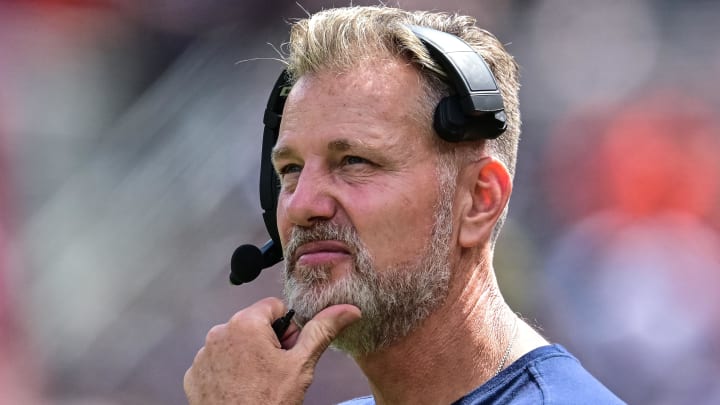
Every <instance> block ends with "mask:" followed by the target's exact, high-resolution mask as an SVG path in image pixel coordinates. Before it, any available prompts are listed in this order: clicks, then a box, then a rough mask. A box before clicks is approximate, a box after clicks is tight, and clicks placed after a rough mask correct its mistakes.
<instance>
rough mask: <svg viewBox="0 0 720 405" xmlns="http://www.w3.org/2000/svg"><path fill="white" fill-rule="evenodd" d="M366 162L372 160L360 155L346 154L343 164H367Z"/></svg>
mask: <svg viewBox="0 0 720 405" xmlns="http://www.w3.org/2000/svg"><path fill="white" fill-rule="evenodd" d="M366 163H370V161H369V160H367V159H363V158H361V157H359V156H345V157H344V158H343V164H346V165H357V164H366Z"/></svg>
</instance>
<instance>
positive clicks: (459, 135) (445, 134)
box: [230, 26, 507, 284]
mask: <svg viewBox="0 0 720 405" xmlns="http://www.w3.org/2000/svg"><path fill="white" fill-rule="evenodd" d="M409 28H410V29H411V30H412V32H413V33H414V34H415V36H417V37H418V38H419V39H420V41H422V43H423V44H424V45H425V47H426V48H427V50H428V52H429V53H430V57H432V58H433V60H435V61H436V62H437V63H438V64H439V65H440V66H441V67H442V68H443V70H444V71H445V72H446V74H447V82H448V85H449V86H450V88H451V89H452V91H451V95H449V96H447V97H444V98H443V99H442V100H440V102H439V103H438V105H437V107H436V108H435V114H434V117H433V127H434V129H435V132H437V134H438V135H439V136H440V138H442V139H444V140H445V141H447V142H464V141H476V140H481V139H495V138H497V137H498V136H500V134H502V133H503V132H505V129H506V128H507V122H506V121H507V118H506V115H505V108H504V106H503V99H502V95H501V94H500V91H499V90H498V86H497V83H496V81H495V77H494V76H493V74H492V72H491V71H490V68H489V67H488V65H487V64H486V63H485V60H484V59H483V58H482V56H480V54H478V53H477V52H475V50H474V49H473V48H472V47H470V45H468V44H467V43H465V42H464V41H463V40H461V39H460V38H458V37H456V36H455V35H452V34H448V33H446V32H442V31H438V30H434V29H431V28H426V27H418V26H409ZM291 88H292V84H291V83H290V77H289V76H288V74H287V72H286V71H284V70H283V72H282V73H281V74H280V77H278V79H277V81H276V82H275V86H274V87H273V89H272V92H271V93H270V98H269V99H268V103H267V107H266V109H265V115H264V117H263V123H264V124H265V129H264V131H263V143H262V158H261V162H260V205H261V206H262V209H263V220H264V221H265V227H266V228H267V230H268V233H269V234H270V238H271V239H270V241H268V242H267V243H266V244H265V245H264V246H263V247H262V248H261V249H258V248H257V247H255V246H253V245H243V246H240V247H239V248H238V249H237V250H236V251H235V253H234V254H233V257H232V260H231V271H230V282H231V283H233V284H241V283H244V282H248V281H252V280H253V279H255V277H257V276H258V274H260V271H261V270H262V269H264V268H267V267H270V266H272V265H274V264H276V263H278V262H280V261H281V260H282V259H283V253H282V248H281V244H280V235H279V233H278V228H277V219H276V212H277V202H278V195H279V193H280V179H279V178H278V176H277V174H276V173H275V169H274V168H273V165H272V159H271V156H272V148H273V147H274V146H275V143H276V142H277V139H278V134H279V130H280V121H281V119H282V113H283V108H284V107H285V100H287V96H288V94H289V93H290V89H291Z"/></svg>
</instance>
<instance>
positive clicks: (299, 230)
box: [283, 221, 360, 267]
mask: <svg viewBox="0 0 720 405" xmlns="http://www.w3.org/2000/svg"><path fill="white" fill-rule="evenodd" d="M323 240H336V241H340V242H343V243H344V244H345V245H346V246H347V248H348V249H349V250H350V253H351V254H353V255H355V254H357V252H358V250H359V249H360V238H359V236H358V233H357V230H356V229H355V227H353V226H350V225H339V224H336V223H333V222H330V221H322V222H316V223H314V224H313V225H312V226H310V227H300V226H295V227H293V228H292V230H291V231H290V239H289V240H288V243H287V246H286V247H285V248H284V249H283V256H285V259H286V260H288V261H289V262H290V264H291V265H292V267H294V265H295V261H296V260H297V258H296V254H297V250H298V249H299V248H300V247H301V246H302V245H304V244H306V243H310V242H316V241H323Z"/></svg>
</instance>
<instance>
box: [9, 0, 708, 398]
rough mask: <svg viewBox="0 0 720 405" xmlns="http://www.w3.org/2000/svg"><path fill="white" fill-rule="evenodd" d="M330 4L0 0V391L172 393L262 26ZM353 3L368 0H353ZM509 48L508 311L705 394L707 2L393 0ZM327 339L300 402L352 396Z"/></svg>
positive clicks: (224, 254)
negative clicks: (514, 80) (514, 90)
mask: <svg viewBox="0 0 720 405" xmlns="http://www.w3.org/2000/svg"><path fill="white" fill-rule="evenodd" d="M348 3H349V2H348V1H345V2H340V1H335V2H333V1H331V0H328V1H320V0H305V1H302V2H301V4H302V7H301V6H299V5H298V4H296V3H295V2H294V1H273V2H268V1H261V0H245V1H237V0H234V1H231V0H203V1H200V0H145V1H132V0H23V1H21V0H16V1H8V0H5V1H1V2H0V170H1V171H0V173H1V175H0V403H2V404H52V405H54V404H108V405H114V404H148V405H154V404H157V405H161V404H163V405H164V404H181V403H185V399H184V395H183V391H182V376H183V374H184V372H185V370H186V369H187V367H189V365H190V364H191V362H192V359H193V357H194V355H195V353H196V351H197V350H198V349H199V348H200V347H201V346H202V344H203V341H204V337H205V334H206V333H207V331H208V329H209V328H210V327H212V326H213V325H215V324H217V323H221V322H225V321H226V320H227V319H228V318H229V317H230V316H231V315H232V314H233V313H234V312H235V311H237V310H238V309H240V308H243V307H245V306H247V305H249V304H251V303H253V302H255V301H256V300H258V299H260V298H262V297H265V296H268V295H275V296H278V295H279V294H281V284H280V275H279V271H277V268H276V269H274V270H267V271H265V272H264V273H263V274H262V275H261V277H260V278H259V279H258V280H257V281H255V282H254V283H253V284H250V285H246V286H242V287H231V286H230V285H229V284H228V282H227V276H228V270H229V269H228V267H229V266H228V262H229V258H230V255H231V253H232V251H233V249H234V248H235V247H236V246H237V245H239V244H242V243H248V242H252V243H262V242H264V241H265V240H266V238H267V236H266V233H265V230H264V227H263V224H262V220H261V216H260V207H259V201H258V191H257V178H258V172H259V168H258V166H259V160H260V153H259V151H260V139H261V133H262V126H261V117H262V112H263V109H264V104H265V102H266V99H267V95H268V92H269V90H270V87H271V86H272V83H273V82H274V80H275V78H276V76H277V74H278V72H279V71H280V70H281V65H280V63H278V62H276V61H271V60H252V61H247V62H243V63H238V62H239V61H245V60H249V59H254V58H274V57H276V56H277V54H276V52H275V50H274V49H273V47H280V45H281V44H282V43H283V41H285V40H286V38H287V29H288V26H287V22H288V21H291V20H292V19H294V18H299V17H303V16H304V15H305V11H304V10H303V8H304V9H306V10H308V11H310V12H313V11H317V10H319V9H321V8H327V7H331V6H334V5H338V6H343V5H347V4H348ZM353 3H354V4H357V5H360V4H376V2H365V1H358V0H354V1H353ZM392 4H399V5H400V6H402V7H404V8H408V9H436V8H442V9H443V10H447V11H459V12H461V13H466V14H470V15H474V16H476V17H477V18H478V21H479V25H480V26H482V27H485V28H487V29H489V30H490V31H492V32H493V33H495V34H496V35H497V36H498V37H499V38H500V40H501V41H502V42H503V43H505V44H507V48H508V50H509V51H510V52H511V53H512V54H514V55H515V56H516V58H517V60H518V62H519V63H520V65H521V72H522V82H523V88H522V92H521V109H522V112H523V121H524V125H523V141H522V144H521V148H520V158H519V159H520V160H519V168H518V174H517V178H516V187H515V193H514V196H513V198H512V202H511V211H510V219H509V222H508V223H507V225H506V229H505V231H504V234H503V236H502V237H501V240H500V242H499V245H498V253H497V260H496V261H497V262H496V269H497V272H498V276H499V278H500V281H501V284H502V286H503V291H504V292H505V294H506V297H507V298H508V299H509V301H510V302H511V304H512V306H513V307H514V308H515V309H516V310H518V311H520V312H521V313H522V314H523V315H524V316H525V317H526V318H528V319H530V320H531V321H532V322H533V323H534V324H536V325H537V326H538V327H540V328H541V329H542V333H543V334H544V335H546V336H547V337H548V338H549V339H550V340H552V341H554V342H559V343H562V344H563V345H565V346H566V347H568V348H569V349H570V350H571V351H573V352H574V353H575V354H576V355H577V356H578V357H579V358H580V359H581V361H582V362H583V364H584V365H585V366H586V367H587V368H588V369H589V370H590V371H592V372H593V373H594V374H595V375H596V376H597V377H598V378H599V379H600V380H601V381H603V382H604V383H605V384H606V385H607V386H609V387H610V388H611V389H613V390H614V391H615V392H616V393H617V394H618V395H620V396H621V397H622V398H623V399H625V400H626V401H628V402H631V403H636V404H689V403H692V404H717V403H720V385H718V384H717V381H719V380H720V302H719V301H720V294H717V290H718V287H719V286H720V208H719V202H720V158H719V157H718V154H719V153H718V152H720V129H719V128H720V127H719V124H718V122H717V119H718V107H720V91H718V89H719V87H718V85H717V84H714V83H717V82H716V78H717V75H718V74H719V73H720V41H719V39H720V36H719V35H718V34H719V33H720V26H718V25H717V21H718V20H719V19H720V3H718V2H715V1H711V0H706V1H698V0H695V1H691V0H686V1H682V2H678V1H671V0H665V1H649V0H635V1H631V2H629V1H623V0H603V1H597V0H576V1H573V2H568V1H561V0H545V1H541V0H536V1H532V0H504V1H503V0H485V1H480V0H445V1H444V2H436V1H430V0H399V1H397V3H395V2H393V3H392ZM368 392H369V390H368V388H367V383H366V381H365V380H364V378H363V377H362V375H361V374H360V372H359V371H358V370H357V369H356V367H355V366H354V364H353V363H352V362H351V361H350V360H349V359H348V358H346V357H345V356H343V355H342V354H339V353H336V352H328V353H327V354H326V355H325V357H324V358H323V360H322V361H321V363H320V366H319V368H318V371H317V374H316V379H315V384H314V385H313V386H312V387H311V388H310V391H309V393H308V395H307V401H306V402H307V403H309V404H330V403H334V402H338V401H340V400H343V399H347V398H349V397H351V396H356V395H361V394H366V393H368Z"/></svg>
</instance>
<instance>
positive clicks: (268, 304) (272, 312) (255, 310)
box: [240, 297, 286, 324]
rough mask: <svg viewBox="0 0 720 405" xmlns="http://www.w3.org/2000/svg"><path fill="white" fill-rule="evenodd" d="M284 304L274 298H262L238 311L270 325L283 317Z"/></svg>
mask: <svg viewBox="0 0 720 405" xmlns="http://www.w3.org/2000/svg"><path fill="white" fill-rule="evenodd" d="M285 311H286V307H285V303H284V302H283V301H282V300H281V299H279V298H276V297H268V298H263V299H261V300H260V301H258V302H256V303H254V304H252V305H250V306H249V307H247V308H245V309H244V310H242V311H240V312H241V313H244V314H245V316H248V317H250V318H256V319H262V320H263V322H265V321H267V322H268V324H271V323H272V322H273V321H274V320H276V319H278V318H280V317H281V316H283V315H285Z"/></svg>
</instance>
